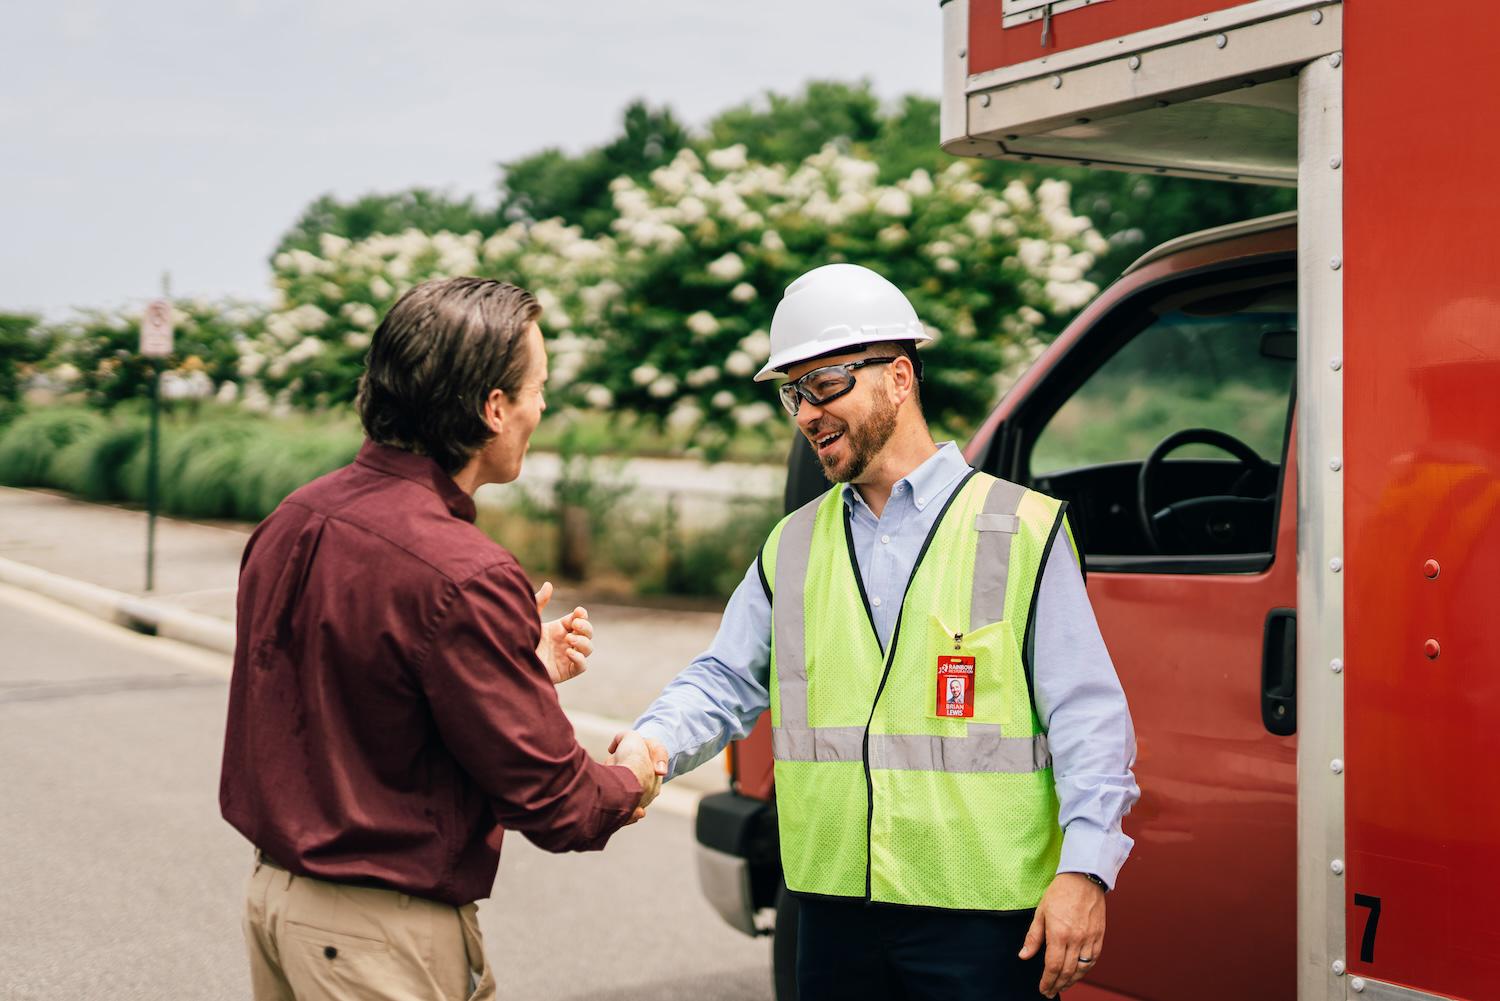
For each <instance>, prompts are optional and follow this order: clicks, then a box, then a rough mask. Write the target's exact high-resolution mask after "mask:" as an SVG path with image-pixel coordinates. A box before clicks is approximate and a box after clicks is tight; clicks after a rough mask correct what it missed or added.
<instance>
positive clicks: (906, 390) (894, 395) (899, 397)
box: [886, 354, 917, 407]
mask: <svg viewBox="0 0 1500 1001" xmlns="http://www.w3.org/2000/svg"><path fill="white" fill-rule="evenodd" d="M886 368H887V370H888V372H889V375H888V377H887V379H886V382H887V384H888V385H889V387H890V394H891V400H892V402H894V403H895V404H896V406H898V407H899V406H900V405H901V404H903V403H905V402H906V401H907V400H908V399H910V398H911V395H912V390H913V388H914V387H915V386H916V383H917V371H916V369H914V368H912V364H911V359H910V358H908V357H906V355H904V354H901V355H897V356H896V359H895V360H894V361H892V362H891V363H890V364H889V365H887V366H886Z"/></svg>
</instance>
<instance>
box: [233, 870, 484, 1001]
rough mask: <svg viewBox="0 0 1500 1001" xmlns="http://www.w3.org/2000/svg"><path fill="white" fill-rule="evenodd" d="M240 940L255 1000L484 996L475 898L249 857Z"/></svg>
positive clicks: (446, 1000) (450, 1000) (444, 1000)
mask: <svg viewBox="0 0 1500 1001" xmlns="http://www.w3.org/2000/svg"><path fill="white" fill-rule="evenodd" d="M245 939H246V941H247V942H248V944H249V946H250V984H251V990H252V992H253V996H254V998H255V1001H324V999H333V998H339V999H342V998H354V999H357V1001H489V999H492V998H494V997H495V979H494V976H493V974H492V973H491V972H490V969H489V965H488V964H487V963H486V962H485V959H484V945H483V943H482V942H481V941H480V939H479V922H478V920H477V908H476V906H475V905H474V904H467V905H465V906H463V907H451V906H449V905H447V904H439V903H435V902H434V901H431V900H423V899H421V898H420V897H411V896H407V895H406V894H404V893H397V892H395V891H394V890H376V889H366V888H363V887H354V886H342V885H340V884H338V883H328V882H324V881H323V880H320V879H311V878H308V877H306V876H294V875H292V874H291V873H289V872H287V871H286V870H285V869H282V868H280V867H278V866H274V865H271V864H269V863H266V862H263V861H257V862H256V863H255V868H254V870H253V871H252V872H251V873H250V880H249V883H248V886H247V888H246V903H245Z"/></svg>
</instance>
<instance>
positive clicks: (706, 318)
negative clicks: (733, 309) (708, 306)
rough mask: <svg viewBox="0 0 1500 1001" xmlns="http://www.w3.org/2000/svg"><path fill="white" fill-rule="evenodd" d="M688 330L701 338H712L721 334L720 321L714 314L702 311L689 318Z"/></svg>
mask: <svg viewBox="0 0 1500 1001" xmlns="http://www.w3.org/2000/svg"><path fill="white" fill-rule="evenodd" d="M687 328H688V329H689V330H691V331H692V332H693V333H694V334H696V335H697V336H699V337H711V336H713V335H714V334H716V333H718V332H719V321H718V320H717V319H715V318H714V315H713V314H712V313H710V312H708V311H707V310H704V309H700V310H698V312H696V313H694V314H693V315H692V316H689V317H688V318H687Z"/></svg>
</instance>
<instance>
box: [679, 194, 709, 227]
mask: <svg viewBox="0 0 1500 1001" xmlns="http://www.w3.org/2000/svg"><path fill="white" fill-rule="evenodd" d="M677 214H678V216H679V217H681V219H682V221H683V222H685V223H687V224H688V225H690V226H691V225H692V224H694V223H699V222H702V221H703V220H705V219H707V218H708V206H707V205H704V204H703V199H701V198H695V197H693V196H692V195H689V196H688V197H686V198H684V199H683V200H682V201H680V202H678V203H677Z"/></svg>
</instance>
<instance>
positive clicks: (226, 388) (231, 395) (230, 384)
mask: <svg viewBox="0 0 1500 1001" xmlns="http://www.w3.org/2000/svg"><path fill="white" fill-rule="evenodd" d="M239 398H240V384H239V383H237V382H235V381H234V380H232V379H225V380H224V381H223V382H221V383H220V384H219V391H218V392H217V393H215V394H214V399H215V400H216V401H217V402H219V403H223V404H226V405H227V404H230V403H233V402H234V401H235V400H238V399H239Z"/></svg>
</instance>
